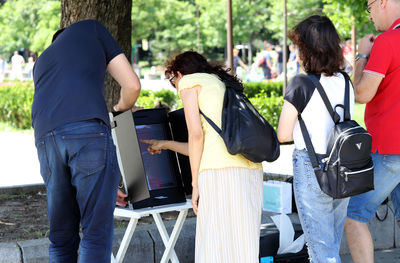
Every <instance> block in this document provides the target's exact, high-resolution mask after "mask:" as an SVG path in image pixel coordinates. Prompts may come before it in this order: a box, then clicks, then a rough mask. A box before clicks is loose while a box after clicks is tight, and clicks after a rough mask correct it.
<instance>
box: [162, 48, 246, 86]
mask: <svg viewBox="0 0 400 263" xmlns="http://www.w3.org/2000/svg"><path fill="white" fill-rule="evenodd" d="M165 66H166V68H167V69H166V70H165V75H166V76H170V75H174V76H176V75H177V74H178V71H179V72H180V73H181V74H182V75H187V74H193V73H209V74H215V75H217V76H218V77H219V78H220V79H221V80H222V81H224V80H226V81H234V82H237V83H239V84H240V85H242V82H241V81H240V80H239V79H238V78H237V77H236V76H232V75H230V74H229V73H228V71H229V69H224V68H223V65H221V64H213V65H212V64H210V63H208V62H207V60H206V58H205V57H204V56H202V55H200V54H199V53H197V52H195V51H186V52H184V53H182V54H179V55H177V56H176V57H175V58H174V59H172V60H170V61H168V62H167V63H166V65H165Z"/></svg>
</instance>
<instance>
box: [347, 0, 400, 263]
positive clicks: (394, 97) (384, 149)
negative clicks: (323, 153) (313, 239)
mask: <svg viewBox="0 0 400 263" xmlns="http://www.w3.org/2000/svg"><path fill="white" fill-rule="evenodd" d="M367 12H368V13H370V16H369V19H370V20H371V21H372V22H373V23H374V25H375V28H376V30H377V31H381V32H383V33H382V34H380V35H378V36H374V35H373V34H369V35H366V36H365V37H363V38H362V39H361V40H360V42H359V44H358V55H357V56H356V59H355V60H356V62H355V71H354V88H355V97H356V100H357V101H358V102H359V103H367V106H366V110H365V124H366V126H367V130H368V132H369V133H370V134H371V135H372V158H373V162H374V177H375V178H374V185H375V190H373V191H370V192H367V193H364V194H361V195H357V196H353V197H351V198H350V202H349V206H348V211H347V220H346V224H345V232H346V235H347V241H348V245H349V248H350V252H351V255H352V258H353V261H354V262H355V263H358V262H363V263H369V262H374V250H373V248H374V246H373V242H372V238H371V234H370V232H369V229H368V225H367V223H368V221H369V219H370V218H371V217H372V216H373V215H374V214H375V212H376V209H377V208H378V206H379V205H380V204H381V203H382V201H383V200H384V199H385V198H386V197H387V196H388V195H389V194H390V193H391V192H392V191H393V189H395V188H396V187H397V186H398V185H399V183H400V136H399V135H398V134H399V132H398V131H399V130H400V122H399V121H397V120H398V116H399V115H400V103H399V101H400V87H399V84H398V83H400V52H398V51H397V49H398V43H400V0H368V2H367ZM392 201H393V204H394V206H395V208H398V207H399V202H398V198H397V199H396V198H392ZM395 210H396V209H395ZM397 211H398V209H397ZM396 217H397V218H396V219H397V220H400V218H399V215H396Z"/></svg>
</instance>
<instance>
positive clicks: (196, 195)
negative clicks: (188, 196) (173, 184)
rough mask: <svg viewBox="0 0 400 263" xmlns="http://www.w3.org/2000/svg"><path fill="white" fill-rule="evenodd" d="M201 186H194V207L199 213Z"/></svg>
mask: <svg viewBox="0 0 400 263" xmlns="http://www.w3.org/2000/svg"><path fill="white" fill-rule="evenodd" d="M199 199H200V196H199V188H198V187H197V186H193V190H192V207H193V211H194V213H195V214H196V215H197V210H198V209H199Z"/></svg>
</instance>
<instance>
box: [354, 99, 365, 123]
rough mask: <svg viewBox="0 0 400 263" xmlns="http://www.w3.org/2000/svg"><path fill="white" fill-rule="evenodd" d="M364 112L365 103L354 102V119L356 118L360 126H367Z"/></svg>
mask: <svg viewBox="0 0 400 263" xmlns="http://www.w3.org/2000/svg"><path fill="white" fill-rule="evenodd" d="M364 112H365V104H359V103H355V104H354V112H353V120H355V121H356V122H357V123H358V124H359V125H360V126H362V127H364V128H365V123H364Z"/></svg>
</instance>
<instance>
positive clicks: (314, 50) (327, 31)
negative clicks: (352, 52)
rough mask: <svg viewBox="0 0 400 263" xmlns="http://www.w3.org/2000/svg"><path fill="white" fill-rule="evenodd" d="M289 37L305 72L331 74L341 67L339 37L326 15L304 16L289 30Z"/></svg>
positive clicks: (342, 61) (342, 64) (342, 63)
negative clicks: (297, 51) (296, 48)
mask: <svg viewBox="0 0 400 263" xmlns="http://www.w3.org/2000/svg"><path fill="white" fill-rule="evenodd" d="M289 38H290V39H291V40H292V41H293V43H294V44H295V45H297V47H298V50H299V58H300V60H301V61H302V64H303V67H304V70H305V71H306V72H307V73H314V74H321V73H325V74H326V75H328V76H332V75H333V74H334V73H337V72H340V71H341V70H342V69H343V66H344V58H343V51H342V48H341V47H340V37H339V35H338V33H337V31H336V28H335V26H334V25H333V23H332V21H331V20H330V19H329V18H327V17H326V16H319V15H313V16H310V17H308V18H306V19H305V20H303V21H301V22H300V23H299V24H298V25H296V26H295V27H294V28H293V29H292V30H291V31H290V32H289Z"/></svg>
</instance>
